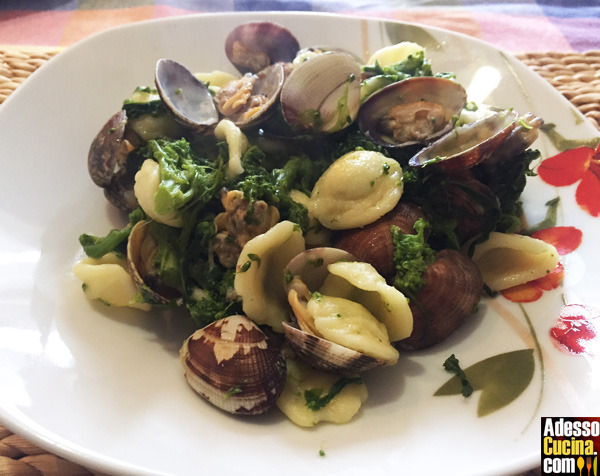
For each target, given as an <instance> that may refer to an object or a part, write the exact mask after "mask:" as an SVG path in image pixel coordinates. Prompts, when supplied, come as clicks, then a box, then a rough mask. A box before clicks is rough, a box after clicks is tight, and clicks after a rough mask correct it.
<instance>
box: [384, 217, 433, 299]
mask: <svg viewBox="0 0 600 476" xmlns="http://www.w3.org/2000/svg"><path fill="white" fill-rule="evenodd" d="M428 227H429V223H428V222H427V221H425V220H424V219H422V218H419V219H418V220H417V221H416V222H415V224H414V229H415V231H416V232H417V234H416V235H409V234H404V233H403V232H402V230H401V229H400V228H399V227H397V226H395V225H392V226H391V227H390V233H391V234H392V242H393V244H394V266H395V268H396V277H395V279H394V286H395V287H396V288H398V289H399V290H400V291H402V292H403V293H405V294H406V295H407V296H415V295H416V294H417V293H418V292H419V291H420V290H421V288H422V287H423V286H424V284H425V282H424V281H423V272H424V271H425V268H426V267H427V266H429V265H430V264H431V263H432V262H433V260H434V258H435V252H434V250H433V248H431V247H430V246H429V245H428V244H427V243H426V241H425V229H426V228H428Z"/></svg>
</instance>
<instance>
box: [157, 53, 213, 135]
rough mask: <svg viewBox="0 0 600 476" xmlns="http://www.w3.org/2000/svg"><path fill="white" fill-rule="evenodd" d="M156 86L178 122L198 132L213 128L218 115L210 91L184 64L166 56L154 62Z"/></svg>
mask: <svg viewBox="0 0 600 476" xmlns="http://www.w3.org/2000/svg"><path fill="white" fill-rule="evenodd" d="M154 82H155V84H156V88H157V90H158V93H159V95H160V98H161V99H162V100H163V102H164V103H165V105H166V106H167V108H168V109H169V110H170V111H171V113H172V114H173V117H174V118H175V120H177V122H179V123H181V124H183V125H184V126H186V127H190V128H192V129H194V130H195V131H197V132H203V131H206V130H207V129H210V128H211V127H213V126H214V125H215V124H216V123H217V120H218V118H219V116H218V113H217V108H216V107H215V104H214V102H213V98H212V94H211V93H210V90H209V89H208V87H207V86H206V84H204V83H203V82H201V81H199V80H198V78H196V76H194V75H193V74H192V72H191V71H190V70H188V69H187V68H186V67H185V66H183V65H182V64H180V63H177V62H176V61H173V60H169V59H164V58H163V59H159V60H158V61H157V62H156V71H155V75H154Z"/></svg>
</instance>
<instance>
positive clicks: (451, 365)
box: [444, 354, 473, 398]
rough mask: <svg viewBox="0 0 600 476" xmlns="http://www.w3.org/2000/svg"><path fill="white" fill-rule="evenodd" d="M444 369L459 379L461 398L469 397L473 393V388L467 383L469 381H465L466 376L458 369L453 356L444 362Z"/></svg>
mask: <svg viewBox="0 0 600 476" xmlns="http://www.w3.org/2000/svg"><path fill="white" fill-rule="evenodd" d="M444 369H446V370H447V371H448V372H452V373H454V374H456V375H457V377H458V378H459V379H460V384H461V393H462V395H463V397H465V398H466V397H470V396H471V394H472V393H473V387H472V386H471V384H470V383H469V379H467V375H466V374H465V372H464V371H463V369H461V368H460V365H459V363H458V359H457V358H456V356H455V355H454V354H452V355H451V356H450V357H448V358H447V359H446V361H445V362H444Z"/></svg>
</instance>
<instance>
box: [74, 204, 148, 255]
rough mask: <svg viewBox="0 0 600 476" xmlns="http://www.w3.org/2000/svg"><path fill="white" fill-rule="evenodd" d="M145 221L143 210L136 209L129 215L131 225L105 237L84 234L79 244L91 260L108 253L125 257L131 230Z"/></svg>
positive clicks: (115, 230) (112, 231)
mask: <svg viewBox="0 0 600 476" xmlns="http://www.w3.org/2000/svg"><path fill="white" fill-rule="evenodd" d="M143 219H144V212H143V211H142V209H141V208H136V209H135V210H134V211H133V212H131V213H130V214H129V223H128V225H127V226H126V227H125V228H123V229H121V230H117V229H114V230H111V231H110V232H109V233H108V234H107V235H106V236H104V237H100V236H94V235H88V234H86V233H83V234H82V235H79V244H80V245H81V246H82V247H83V251H84V252H85V254H86V255H87V256H89V257H90V258H97V259H98V258H102V257H103V256H104V255H105V254H107V253H116V254H117V255H119V256H125V255H126V253H127V238H129V233H130V232H131V228H132V227H133V225H135V224H136V223H137V222H138V221H140V220H143Z"/></svg>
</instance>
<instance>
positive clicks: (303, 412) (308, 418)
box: [277, 359, 368, 427]
mask: <svg viewBox="0 0 600 476" xmlns="http://www.w3.org/2000/svg"><path fill="white" fill-rule="evenodd" d="M339 378H340V377H339V375H335V374H331V373H326V372H322V371H319V370H315V369H313V368H312V367H310V366H308V365H306V364H304V363H302V362H299V361H296V360H293V359H287V380H286V383H285V387H284V389H283V392H282V394H281V396H280V397H279V399H278V400H277V406H278V407H279V409H280V410H281V411H282V412H283V413H284V414H285V416H287V417H288V418H289V419H290V420H291V421H292V422H294V423H295V424H296V425H298V426H303V427H313V426H315V425H316V424H318V423H319V422H331V423H340V424H341V423H347V422H348V421H350V420H351V419H352V417H354V415H356V414H357V413H358V411H359V410H360V407H361V405H362V404H363V403H364V402H365V401H366V400H367V397H368V391H367V387H366V385H365V384H364V383H363V382H356V383H352V384H350V385H346V386H345V387H344V388H343V389H342V391H341V392H340V393H338V394H337V395H336V396H335V397H334V398H333V399H332V400H331V401H330V402H329V403H328V404H327V405H325V406H324V407H323V408H321V409H318V410H312V409H310V408H309V407H308V406H307V405H306V399H305V396H304V392H305V391H307V390H309V391H310V390H314V389H322V390H323V392H327V391H328V389H329V388H331V386H332V385H333V384H334V383H335V382H336V381H337V380H338V379H339Z"/></svg>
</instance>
